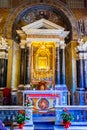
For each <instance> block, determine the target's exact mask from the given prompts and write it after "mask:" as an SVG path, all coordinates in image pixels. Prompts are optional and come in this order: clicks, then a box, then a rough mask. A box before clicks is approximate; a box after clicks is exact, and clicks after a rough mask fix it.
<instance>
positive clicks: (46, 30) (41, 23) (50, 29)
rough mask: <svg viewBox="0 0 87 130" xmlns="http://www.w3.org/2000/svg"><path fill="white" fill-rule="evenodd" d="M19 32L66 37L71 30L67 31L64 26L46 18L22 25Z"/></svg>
mask: <svg viewBox="0 0 87 130" xmlns="http://www.w3.org/2000/svg"><path fill="white" fill-rule="evenodd" d="M17 33H18V34H21V35H22V34H23V33H24V34H26V35H27V36H28V35H40V36H41V35H44V36H46V35H47V36H49V35H50V36H58V37H60V38H65V37H67V35H68V34H69V31H65V30H64V28H63V27H61V26H59V25H57V24H55V23H52V22H51V21H48V20H46V19H40V20H37V21H35V22H33V23H30V24H28V25H26V26H23V27H22V30H17Z"/></svg>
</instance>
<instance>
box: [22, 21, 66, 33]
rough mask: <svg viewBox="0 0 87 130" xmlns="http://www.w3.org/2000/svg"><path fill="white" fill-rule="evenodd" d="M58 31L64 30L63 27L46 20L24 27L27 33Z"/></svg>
mask: <svg viewBox="0 0 87 130" xmlns="http://www.w3.org/2000/svg"><path fill="white" fill-rule="evenodd" d="M41 28H42V29H57V30H64V28H63V27H61V26H59V25H57V24H55V23H52V22H51V21H48V20H46V19H40V20H37V21H35V22H33V23H30V24H28V25H26V26H24V27H22V30H23V31H24V32H25V31H26V30H28V29H41Z"/></svg>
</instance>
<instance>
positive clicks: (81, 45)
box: [76, 39, 87, 51]
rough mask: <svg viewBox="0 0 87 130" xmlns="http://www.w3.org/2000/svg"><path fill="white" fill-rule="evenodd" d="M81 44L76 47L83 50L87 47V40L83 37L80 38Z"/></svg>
mask: <svg viewBox="0 0 87 130" xmlns="http://www.w3.org/2000/svg"><path fill="white" fill-rule="evenodd" d="M78 43H79V45H78V46H77V47H76V50H79V51H82V50H86V49H87V41H83V39H78Z"/></svg>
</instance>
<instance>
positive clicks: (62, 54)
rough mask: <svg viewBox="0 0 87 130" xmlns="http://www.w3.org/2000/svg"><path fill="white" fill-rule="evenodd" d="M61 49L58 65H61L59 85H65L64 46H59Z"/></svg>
mask: <svg viewBox="0 0 87 130" xmlns="http://www.w3.org/2000/svg"><path fill="white" fill-rule="evenodd" d="M60 47H61V49H60V53H61V54H60V55H61V57H60V64H61V68H60V75H61V77H60V84H65V44H61V45H60Z"/></svg>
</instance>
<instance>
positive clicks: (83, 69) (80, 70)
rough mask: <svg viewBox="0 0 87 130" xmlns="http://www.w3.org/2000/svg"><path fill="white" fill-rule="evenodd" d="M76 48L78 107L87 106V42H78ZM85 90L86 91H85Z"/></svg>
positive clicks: (81, 40)
mask: <svg viewBox="0 0 87 130" xmlns="http://www.w3.org/2000/svg"><path fill="white" fill-rule="evenodd" d="M78 43H79V45H78V46H77V47H76V51H77V55H78V59H77V89H76V93H75V99H77V101H76V105H87V102H86V98H85V97H86V95H87V64H86V63H87V42H84V41H83V39H79V40H78ZM83 90H84V91H83Z"/></svg>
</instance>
